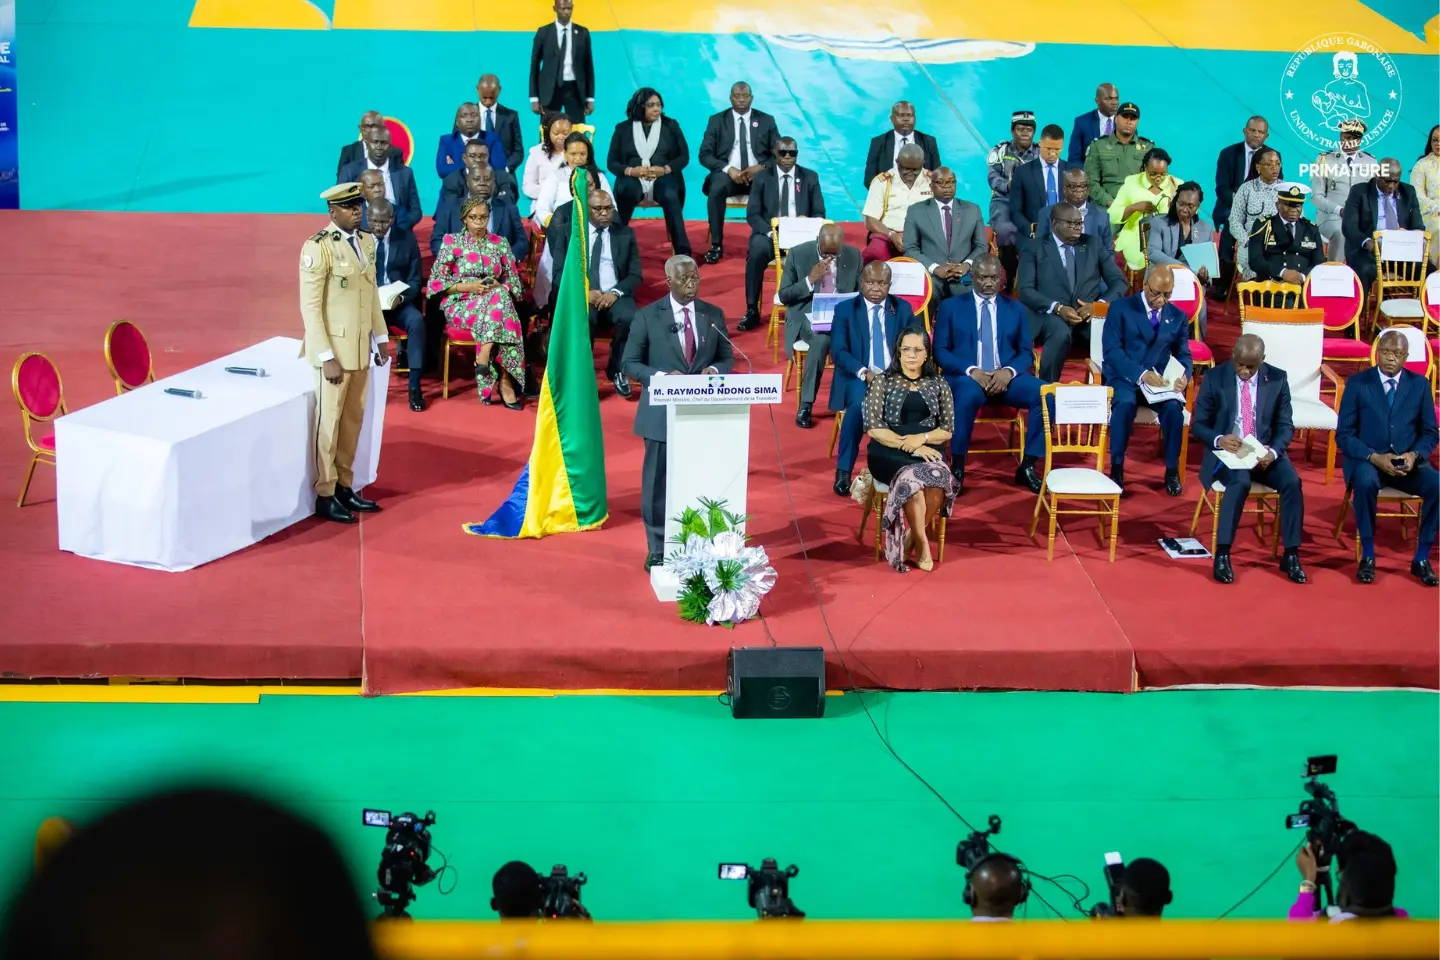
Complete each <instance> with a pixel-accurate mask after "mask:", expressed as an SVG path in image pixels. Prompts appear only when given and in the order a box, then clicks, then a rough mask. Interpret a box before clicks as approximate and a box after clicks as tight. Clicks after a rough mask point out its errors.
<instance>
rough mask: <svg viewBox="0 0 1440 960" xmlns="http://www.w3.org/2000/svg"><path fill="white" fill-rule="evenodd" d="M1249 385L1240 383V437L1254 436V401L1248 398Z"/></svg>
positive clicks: (1243, 382)
mask: <svg viewBox="0 0 1440 960" xmlns="http://www.w3.org/2000/svg"><path fill="white" fill-rule="evenodd" d="M1250 390H1251V384H1249V383H1246V382H1245V381H1243V380H1242V381H1241V382H1240V435H1241V436H1242V437H1253V436H1255V401H1254V399H1252V398H1251V396H1250Z"/></svg>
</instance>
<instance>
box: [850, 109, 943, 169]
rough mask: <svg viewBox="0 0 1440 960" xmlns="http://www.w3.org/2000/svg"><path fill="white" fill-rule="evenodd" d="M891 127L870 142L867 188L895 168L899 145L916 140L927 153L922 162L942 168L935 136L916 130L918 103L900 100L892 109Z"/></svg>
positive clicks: (935, 167)
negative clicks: (916, 104) (878, 177)
mask: <svg viewBox="0 0 1440 960" xmlns="http://www.w3.org/2000/svg"><path fill="white" fill-rule="evenodd" d="M890 126H891V129H890V130H887V131H885V132H884V133H882V134H880V135H879V136H878V137H875V138H873V139H872V140H871V141H870V153H869V155H868V156H867V157H866V158H865V189H867V190H868V189H870V181H871V180H874V179H875V177H876V176H877V175H879V174H882V173H884V172H885V171H886V170H890V169H893V168H894V166H895V157H896V155H897V154H899V153H900V148H901V147H903V146H905V145H906V144H910V143H913V144H915V145H916V146H917V147H919V148H920V149H921V150H922V151H924V153H925V162H924V163H923V164H922V165H921V167H922V169H924V170H938V169H940V148H939V147H938V146H936V144H935V138H934V137H932V136H930V134H928V133H921V132H920V131H919V130H916V129H915V105H914V104H913V103H909V102H907V101H905V100H901V101H900V102H899V103H897V104H895V106H893V107H891V108H890Z"/></svg>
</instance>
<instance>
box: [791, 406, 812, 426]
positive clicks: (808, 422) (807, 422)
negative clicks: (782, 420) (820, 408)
mask: <svg viewBox="0 0 1440 960" xmlns="http://www.w3.org/2000/svg"><path fill="white" fill-rule="evenodd" d="M795 426H797V427H803V428H804V429H806V430H809V429H810V428H811V427H813V426H815V421H814V420H812V419H810V404H808V403H802V404H800V409H799V410H797V411H795Z"/></svg>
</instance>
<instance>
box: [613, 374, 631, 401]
mask: <svg viewBox="0 0 1440 960" xmlns="http://www.w3.org/2000/svg"><path fill="white" fill-rule="evenodd" d="M610 382H611V383H613V384H615V395H616V396H619V397H624V398H625V399H626V400H629V399H630V398H631V397H633V396H634V395H635V391H634V390H632V389H631V388H630V378H629V377H627V376H625V374H623V373H617V374H615V376H613V377H611V378H610Z"/></svg>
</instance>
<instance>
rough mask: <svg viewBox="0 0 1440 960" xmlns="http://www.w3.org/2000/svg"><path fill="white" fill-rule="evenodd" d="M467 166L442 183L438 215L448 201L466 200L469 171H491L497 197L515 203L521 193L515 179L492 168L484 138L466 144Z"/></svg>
mask: <svg viewBox="0 0 1440 960" xmlns="http://www.w3.org/2000/svg"><path fill="white" fill-rule="evenodd" d="M463 160H464V163H465V165H464V166H463V167H461V168H460V169H459V170H456V171H455V172H454V173H451V174H448V175H447V176H446V177H445V179H444V180H441V181H440V200H439V202H438V203H437V204H436V210H437V213H438V210H439V207H440V205H441V204H443V203H444V202H445V201H446V200H464V199H465V181H466V180H467V179H468V178H469V175H470V174H469V171H473V170H489V171H490V172H491V173H492V174H493V175H494V177H495V196H496V197H504V198H506V199H507V200H509V201H510V202H512V203H514V202H515V199H516V195H517V193H518V192H519V191H518V190H517V189H516V185H515V177H514V175H513V174H511V173H510V171H508V170H496V169H495V168H494V167H492V166H490V144H489V143H487V142H486V141H485V139H483V138H479V137H477V138H476V139H474V140H471V141H470V142H469V143H467V144H465V153H464V155H463Z"/></svg>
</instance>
